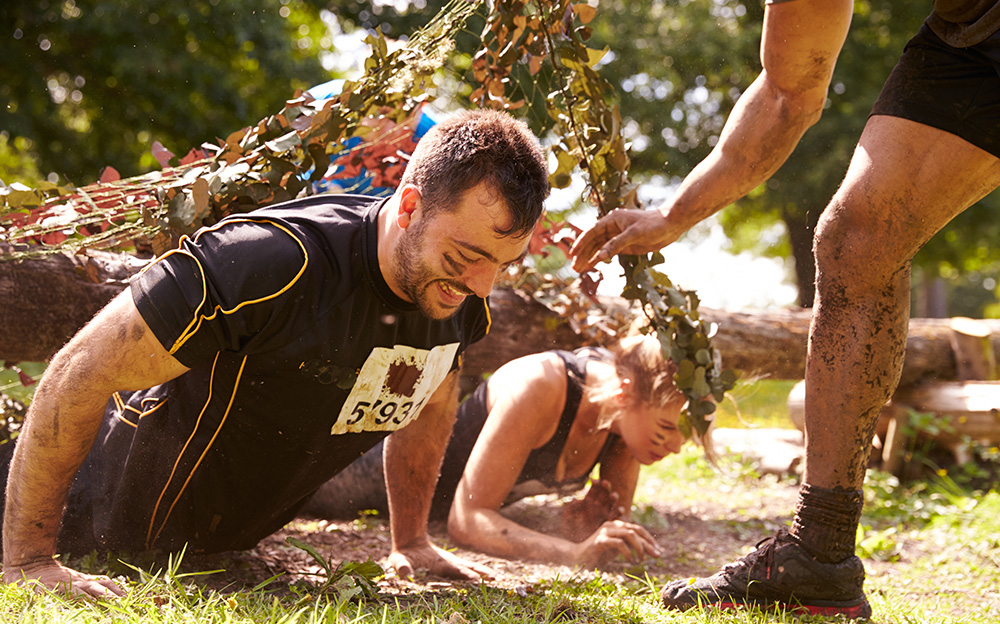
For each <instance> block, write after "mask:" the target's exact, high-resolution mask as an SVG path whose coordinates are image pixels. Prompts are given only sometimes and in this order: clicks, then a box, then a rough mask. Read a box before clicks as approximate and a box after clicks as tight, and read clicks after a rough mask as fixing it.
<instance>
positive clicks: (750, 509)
mask: <svg viewBox="0 0 1000 624" xmlns="http://www.w3.org/2000/svg"><path fill="white" fill-rule="evenodd" d="M796 491H797V490H796V487H795V486H794V485H780V484H774V485H773V486H771V487H769V488H768V493H767V495H764V496H759V495H758V496H754V497H753V499H754V500H752V501H742V500H736V501H735V504H736V507H735V508H734V506H733V502H734V501H733V497H732V496H729V497H722V498H716V499H706V500H704V501H701V502H698V503H697V504H687V503H685V504H680V503H674V504H671V503H653V504H652V505H650V506H649V507H650V508H649V509H645V510H644V511H643V513H642V517H641V518H637V519H638V520H640V521H642V522H643V523H644V524H646V526H647V527H648V528H650V532H651V533H652V534H653V535H654V537H655V538H656V540H657V542H658V543H659V544H660V546H661V547H662V548H663V551H664V554H663V556H662V557H660V558H658V559H654V560H648V561H645V562H642V563H630V562H626V561H616V562H612V563H611V564H609V565H608V566H606V567H605V568H603V569H602V573H604V574H622V575H624V574H630V575H634V576H638V577H640V578H642V577H643V576H644V575H645V574H648V575H649V577H651V578H653V579H654V580H655V581H656V582H657V584H662V583H663V582H666V581H667V580H670V579H672V578H685V577H690V576H695V575H703V574H706V573H711V572H713V571H714V570H715V569H717V568H719V567H720V566H721V565H723V564H725V563H727V562H729V561H730V560H732V559H733V558H734V557H737V556H740V555H742V554H744V553H745V552H747V551H748V550H749V549H750V548H751V547H753V545H754V542H755V541H757V540H759V539H762V538H764V537H767V536H768V535H769V534H772V533H773V532H774V531H775V530H776V529H777V528H778V527H779V526H781V525H782V524H783V523H784V522H785V521H786V519H787V516H788V514H789V513H790V510H791V509H792V507H793V505H794V501H795V496H796ZM748 503H749V506H748ZM558 504H559V501H558V500H554V499H544V498H542V497H538V498H536V499H531V500H528V501H523V502H521V503H517V504H515V505H512V506H510V507H508V508H506V509H505V510H504V513H505V514H506V515H508V516H509V517H511V518H513V519H515V520H517V521H518V522H520V523H522V524H524V525H526V526H530V527H532V528H535V529H537V530H540V531H545V532H549V533H556V532H557V527H558V513H556V510H555V508H556V507H558ZM431 534H432V538H433V539H434V541H435V543H436V544H437V545H439V546H443V547H447V548H453V545H452V544H451V543H450V542H449V540H448V537H447V533H446V531H445V526H444V524H443V523H440V522H432V524H431ZM288 537H294V538H297V539H299V540H302V541H304V542H306V543H308V544H310V545H312V546H313V547H314V548H315V549H316V550H317V551H319V553H320V554H322V555H323V556H325V557H329V558H330V559H331V560H332V561H333V563H334V564H336V563H338V562H340V561H358V562H360V561H365V560H366V559H367V558H368V557H369V556H371V557H372V558H373V559H374V560H375V561H377V562H378V563H379V564H380V565H382V566H383V567H385V566H386V557H387V556H388V554H389V547H390V540H389V527H388V522H387V520H386V519H383V518H366V519H362V520H356V521H329V520H306V519H300V520H296V521H294V522H292V523H291V524H289V525H288V526H286V527H285V528H284V529H282V530H281V531H279V532H278V533H276V534H274V535H272V536H270V537H268V538H266V539H265V540H263V541H262V542H261V543H260V544H258V545H257V546H256V548H254V549H253V550H250V551H246V552H241V553H225V554H222V555H212V556H190V555H189V556H188V557H186V558H185V565H184V568H185V569H190V570H208V569H225V572H220V573H217V574H213V575H211V576H208V577H203V578H204V580H203V581H199V582H201V583H204V584H205V585H207V586H209V587H211V588H214V589H225V588H228V589H235V588H239V587H253V586H255V585H256V584H258V583H260V582H261V581H263V580H264V579H268V578H270V577H273V576H275V575H278V574H281V575H282V577H281V578H280V579H278V580H276V581H274V584H272V588H275V586H277V587H279V588H280V586H282V585H286V586H287V584H288V583H293V582H297V581H302V580H309V579H316V578H321V577H317V576H315V575H317V574H318V573H320V572H321V569H320V567H319V566H318V565H317V564H316V562H315V561H314V560H313V559H312V557H311V556H310V555H309V554H307V553H306V552H305V551H303V550H301V549H299V548H296V547H293V546H290V545H289V544H288V543H287V542H286V541H285V540H286V538H288ZM455 552H456V553H457V554H459V555H460V556H462V557H466V558H468V559H470V560H473V561H476V562H479V563H481V564H484V565H487V566H489V567H490V568H492V569H493V570H494V571H495V573H496V574H495V577H494V578H493V579H491V580H489V581H487V583H488V584H489V585H491V586H494V587H497V588H502V589H507V590H517V589H518V588H526V587H531V586H532V585H533V584H534V583H537V582H538V581H541V580H544V579H551V578H554V577H556V576H557V575H558V578H559V579H561V580H566V579H569V578H571V577H573V576H574V575H576V576H577V577H578V578H581V579H586V578H589V577H590V576H592V574H593V573H592V572H588V571H586V570H579V569H576V568H573V567H568V566H558V565H546V564H539V563H530V562H521V561H509V560H506V559H501V558H497V557H491V556H489V555H484V554H482V553H477V552H473V551H469V550H465V549H462V548H456V549H455ZM461 584H462V583H456V582H452V581H448V580H447V579H442V578H436V577H431V576H426V575H425V576H422V577H419V576H418V577H417V578H415V579H409V580H402V579H398V578H396V577H394V576H392V575H391V574H390V575H389V576H387V577H386V578H384V579H382V580H381V581H380V582H379V584H378V585H379V592H380V593H384V594H407V593H411V592H415V591H420V590H427V589H443V588H447V587H453V586H460V585H461Z"/></svg>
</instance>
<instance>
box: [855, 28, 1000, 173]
mask: <svg viewBox="0 0 1000 624" xmlns="http://www.w3.org/2000/svg"><path fill="white" fill-rule="evenodd" d="M872 115H889V116H891V117H901V118H903V119H909V120H911V121H916V122H918V123H922V124H925V125H928V126H932V127H934V128H938V129H940V130H944V131H945V132H948V133H950V134H954V135H956V136H959V137H961V138H963V139H965V140H966V141H968V142H969V143H972V144H973V145H975V146H976V147H979V148H981V149H984V150H986V151H987V152H989V153H991V154H993V155H994V156H996V157H998V158H1000V33H994V34H993V35H992V36H991V37H990V38H989V39H987V40H986V41H984V42H982V43H980V44H977V45H974V46H970V47H968V48H954V47H952V46H950V45H948V44H947V43H945V42H944V41H942V40H941V38H940V37H938V36H937V35H935V34H934V32H933V31H932V30H931V29H930V27H928V26H927V24H924V25H923V26H922V27H921V28H920V31H919V32H918V33H917V34H916V35H915V36H914V37H913V38H912V39H910V41H909V43H907V44H906V48H905V49H904V50H903V55H902V56H901V57H900V59H899V62H898V63H896V67H895V68H893V70H892V73H891V74H890V75H889V79H888V80H886V83H885V86H883V87H882V93H881V94H880V95H879V97H878V100H877V101H876V102H875V105H874V106H873V107H872Z"/></svg>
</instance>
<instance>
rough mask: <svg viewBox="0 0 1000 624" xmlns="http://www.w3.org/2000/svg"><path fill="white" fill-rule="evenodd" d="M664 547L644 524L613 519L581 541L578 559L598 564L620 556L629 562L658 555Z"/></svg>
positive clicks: (594, 564)
mask: <svg viewBox="0 0 1000 624" xmlns="http://www.w3.org/2000/svg"><path fill="white" fill-rule="evenodd" d="M662 552H663V551H662V550H661V549H660V547H659V545H657V543H656V540H654V539H653V536H652V535H650V533H649V531H647V530H646V528H645V527H643V526H640V525H638V524H635V523H633V522H624V521H622V520H610V521H608V522H605V523H604V524H602V525H601V526H600V528H598V529H597V530H596V531H594V533H593V534H592V535H591V536H590V537H588V538H587V539H586V540H584V541H583V542H580V544H579V554H578V555H577V557H576V562H577V563H578V564H580V565H584V566H588V567H589V566H598V565H602V564H604V563H607V562H608V561H611V560H612V559H614V558H615V557H617V556H619V555H621V556H623V557H625V558H626V559H628V560H630V561H641V560H643V559H645V558H647V557H659V556H660V555H661V554H662Z"/></svg>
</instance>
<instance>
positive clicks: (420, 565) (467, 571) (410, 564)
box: [389, 543, 496, 581]
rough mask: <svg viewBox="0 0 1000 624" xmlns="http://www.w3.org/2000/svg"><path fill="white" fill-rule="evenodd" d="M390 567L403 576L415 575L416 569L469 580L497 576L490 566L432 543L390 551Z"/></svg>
mask: <svg viewBox="0 0 1000 624" xmlns="http://www.w3.org/2000/svg"><path fill="white" fill-rule="evenodd" d="M389 567H391V568H392V569H394V570H395V571H396V574H397V575H398V576H399V577H401V578H408V577H410V576H413V572H414V571H415V570H427V571H428V572H430V573H431V574H434V575H436V576H443V577H446V578H458V579H465V580H468V581H479V580H482V579H483V578H493V577H494V576H496V574H495V573H494V572H493V570H492V569H490V568H489V567H487V566H484V565H480V564H478V563H475V562H472V561H466V560H465V559H462V558H461V557H459V556H457V555H453V554H451V553H450V552H448V551H446V550H441V549H440V548H438V547H436V546H434V545H433V544H430V543H424V544H423V545H421V546H415V547H410V548H399V549H397V550H394V551H392V552H391V553H389Z"/></svg>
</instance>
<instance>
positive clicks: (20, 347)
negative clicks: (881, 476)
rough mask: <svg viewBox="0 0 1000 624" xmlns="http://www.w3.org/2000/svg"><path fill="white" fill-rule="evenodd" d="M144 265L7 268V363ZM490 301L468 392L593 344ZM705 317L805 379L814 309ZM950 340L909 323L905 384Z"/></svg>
mask: <svg viewBox="0 0 1000 624" xmlns="http://www.w3.org/2000/svg"><path fill="white" fill-rule="evenodd" d="M2 251H3V250H2V249H0V253H2ZM146 262H148V261H147V260H140V259H136V258H134V257H132V256H128V255H124V254H111V253H106V252H97V251H89V252H87V254H86V255H77V256H71V255H68V254H67V255H57V256H51V257H48V258H45V259H42V260H29V261H25V262H21V263H12V262H0V301H2V305H0V360H7V361H10V362H20V361H43V360H48V359H49V358H51V357H52V355H53V354H54V353H55V351H56V350H57V349H58V348H59V347H60V346H62V345H63V344H64V343H65V342H66V340H68V339H69V337H70V336H72V335H73V334H74V333H75V332H76V331H77V330H78V329H79V328H80V327H82V326H83V325H84V323H86V322H87V321H88V320H89V319H90V318H91V317H92V316H93V315H94V314H95V313H96V312H97V311H98V310H99V309H100V308H101V307H102V306H104V304H106V303H107V302H108V301H109V300H110V299H111V298H112V297H113V296H114V295H115V294H117V293H118V292H120V291H121V290H122V289H123V288H124V287H125V286H126V284H127V280H128V278H129V277H130V276H131V275H133V274H135V273H136V272H138V271H139V270H140V269H141V268H142V266H144V265H145V263H146ZM490 301H491V306H490V307H491V317H492V321H493V325H492V327H491V328H490V333H489V335H487V337H486V338H485V339H484V340H482V341H480V342H479V343H476V344H474V345H472V347H470V348H469V350H468V352H467V353H466V356H465V360H464V370H465V380H464V383H463V385H464V387H465V388H466V389H468V388H470V387H474V386H475V384H477V383H478V382H479V380H481V379H482V376H483V375H484V374H488V373H490V372H492V371H494V370H496V369H497V368H498V367H499V366H500V365H502V364H504V363H505V362H508V361H510V360H512V359H514V358H517V357H520V356H522V355H527V354H529V353H537V352H539V351H545V350H547V349H575V348H577V347H579V346H582V345H583V344H584V343H585V342H586V341H585V339H584V338H582V337H580V336H579V335H577V334H576V333H575V332H574V331H573V330H572V329H571V328H570V326H569V324H568V323H567V322H566V321H565V320H564V319H562V318H561V317H559V316H558V315H557V314H556V313H554V312H552V311H550V310H548V309H547V308H545V307H544V306H543V305H541V304H540V303H538V302H536V301H534V300H532V299H531V298H530V297H528V296H527V295H524V294H522V293H518V292H515V291H513V290H510V289H507V288H498V289H496V290H495V291H494V292H493V295H492V296H491V297H490ZM605 303H606V305H607V306H609V307H610V306H623V305H625V302H624V301H622V300H621V299H617V298H608V299H606V301H605ZM701 313H702V317H703V318H704V319H705V320H707V321H710V322H713V323H716V324H717V325H718V326H719V331H718V333H717V334H716V336H715V338H714V341H715V345H716V347H717V348H718V349H719V351H720V352H721V353H722V355H723V363H724V365H725V366H726V367H727V368H732V369H735V370H737V371H739V372H740V373H741V374H742V375H743V376H744V377H767V378H771V379H802V377H803V376H804V375H805V357H806V341H807V337H808V334H809V318H810V316H811V311H810V310H798V309H796V310H765V311H746V312H728V311H725V310H712V309H707V308H705V309H702V310H701ZM982 323H983V324H984V325H985V326H987V327H989V328H990V330H991V331H992V338H991V339H990V347H991V348H992V350H993V353H994V358H995V359H996V360H1000V320H985V321H982ZM623 331H624V329H623ZM951 334H952V330H951V322H950V321H949V320H948V319H919V318H918V319H912V320H911V321H910V336H909V339H908V341H907V351H906V360H905V362H904V368H903V379H902V382H901V385H903V386H907V385H912V384H913V383H916V382H918V381H921V380H925V379H942V380H950V379H955V378H956V366H955V358H954V355H953V354H952V347H951ZM590 342H591V343H592V342H593V341H590Z"/></svg>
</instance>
